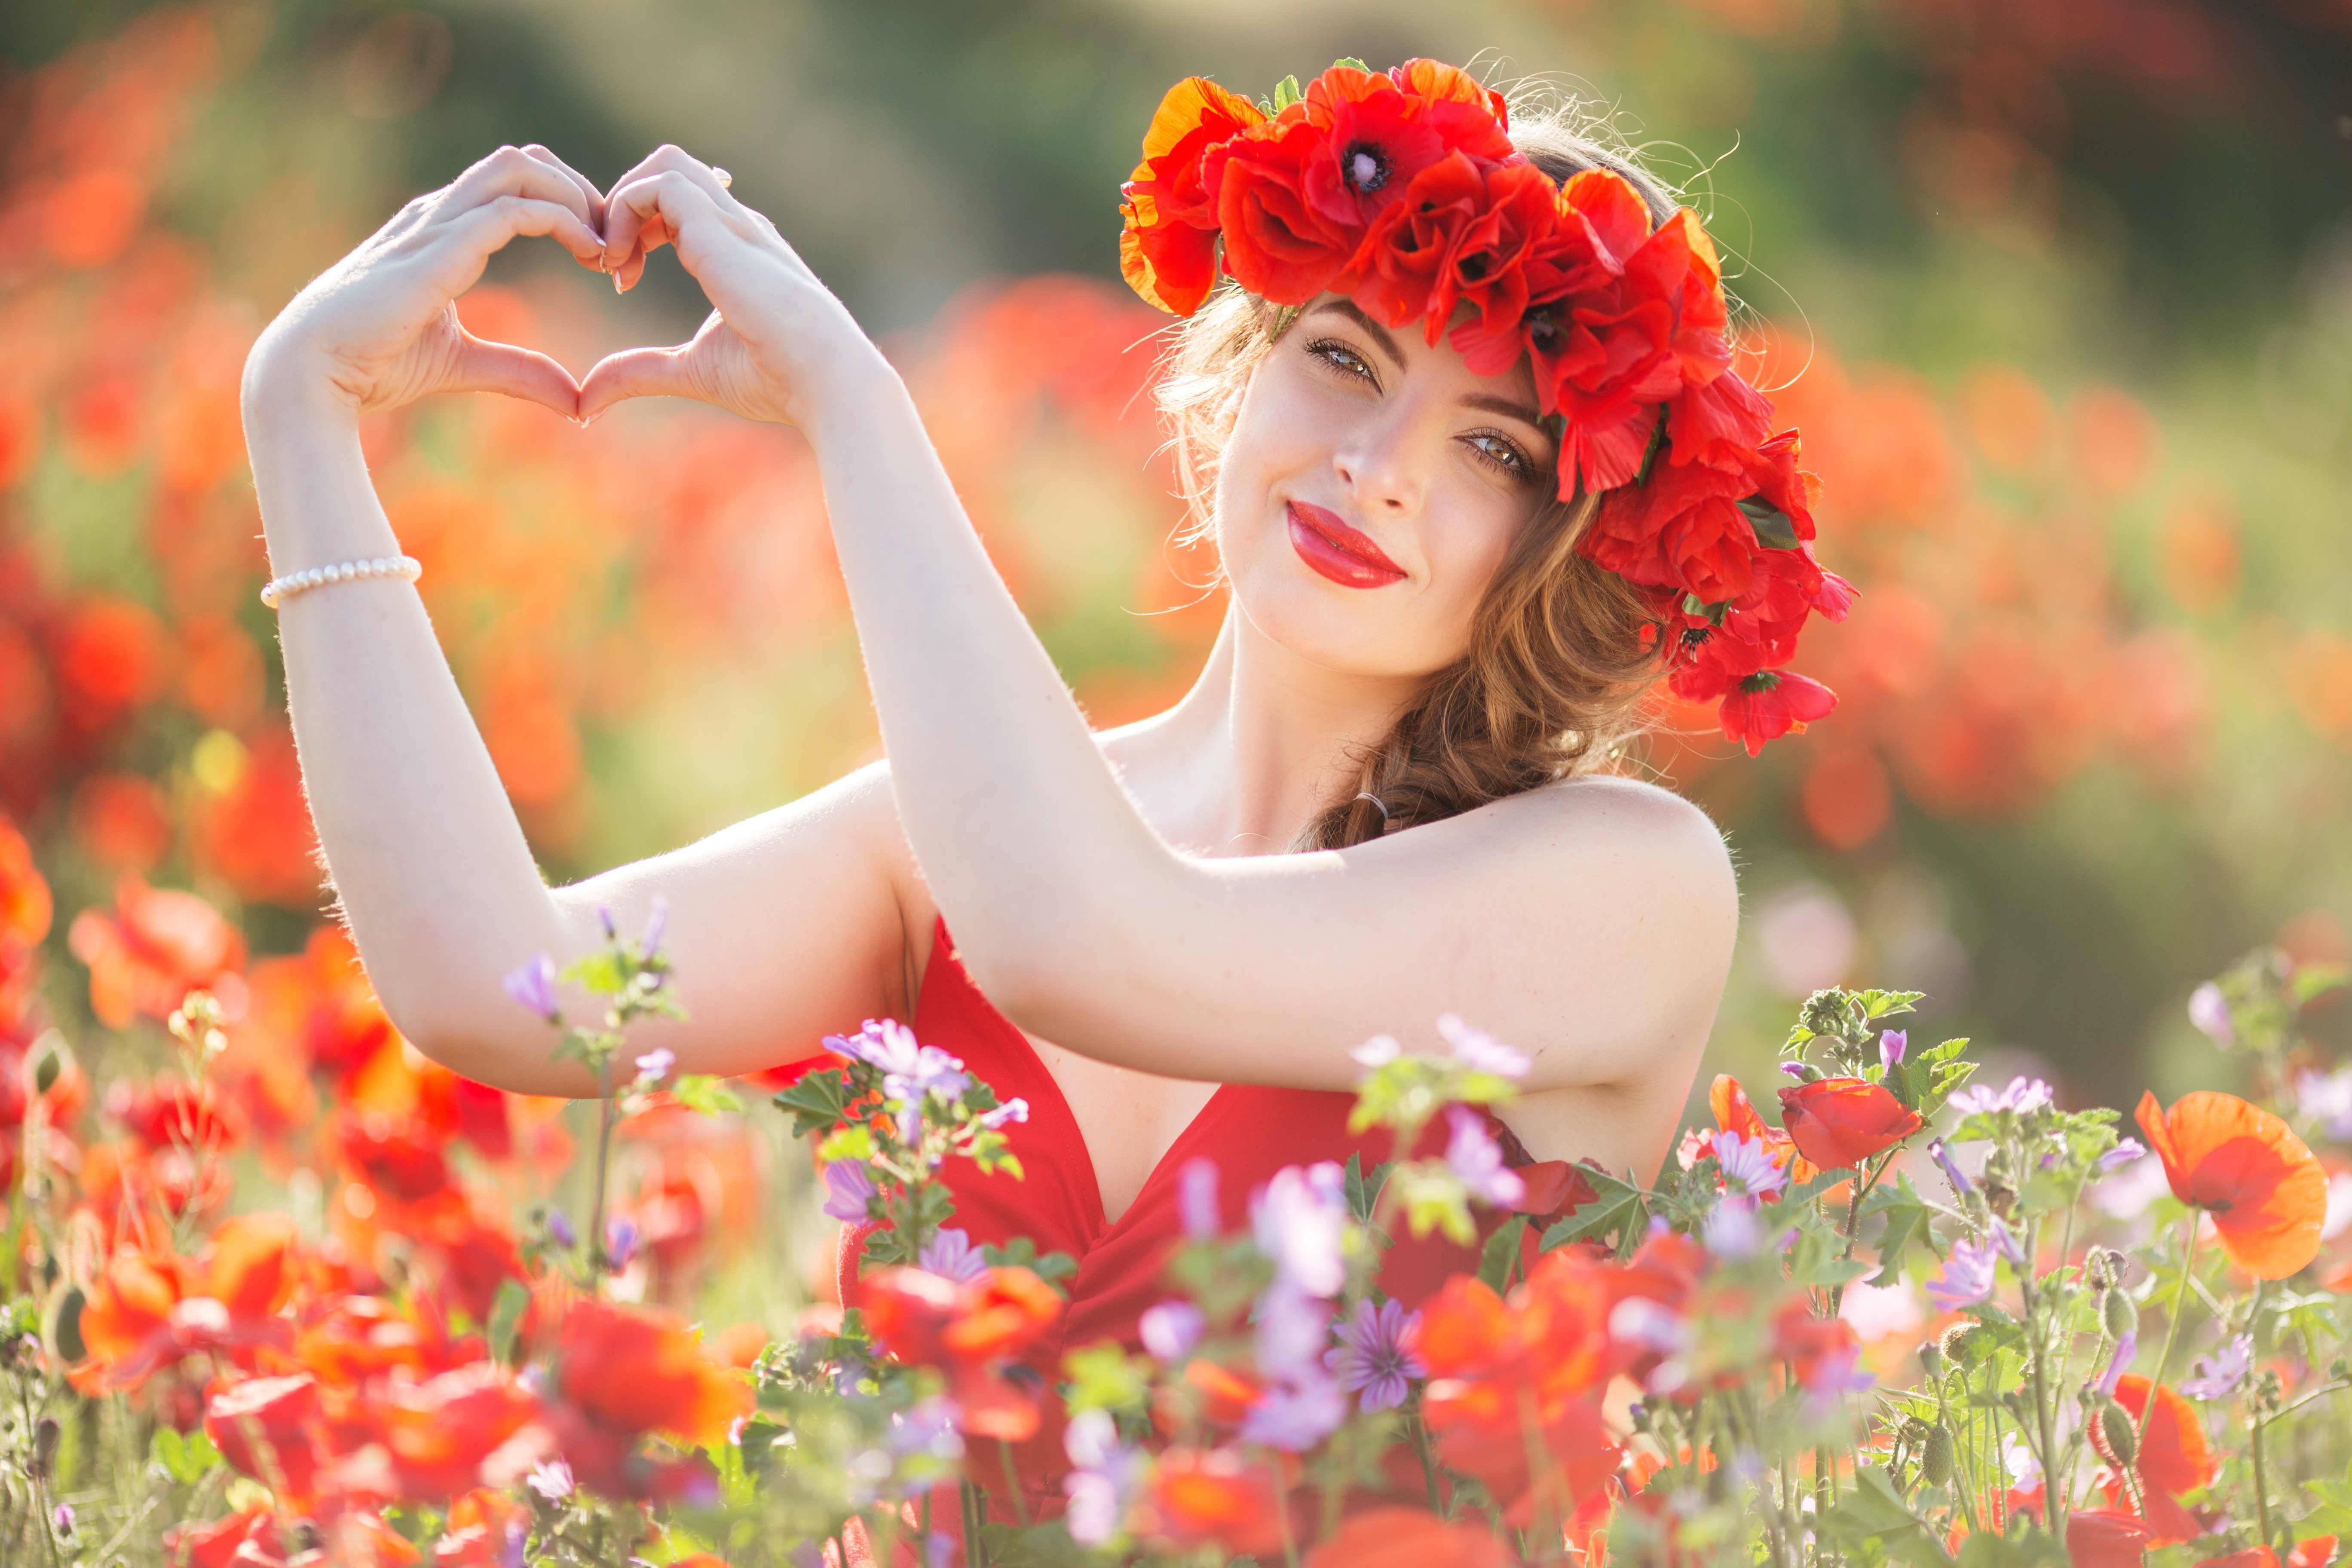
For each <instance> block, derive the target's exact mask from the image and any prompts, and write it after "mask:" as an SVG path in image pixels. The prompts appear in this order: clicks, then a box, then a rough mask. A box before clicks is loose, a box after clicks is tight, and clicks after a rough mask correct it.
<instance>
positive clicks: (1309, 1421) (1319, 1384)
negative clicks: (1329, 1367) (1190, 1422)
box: [1242, 1371, 1348, 1454]
mask: <svg viewBox="0 0 2352 1568" xmlns="http://www.w3.org/2000/svg"><path fill="white" fill-rule="evenodd" d="M1347 1418H1348V1402H1347V1400H1346V1398H1345V1397H1343V1396H1342V1395H1341V1394H1340V1393H1339V1384H1336V1383H1334V1382H1332V1381H1331V1380H1330V1379H1329V1378H1328V1377H1327V1376H1325V1375H1324V1374H1323V1373H1321V1372H1319V1371H1304V1372H1301V1373H1298V1374H1297V1375H1295V1376H1293V1377H1290V1378H1286V1379H1285V1380H1283V1381H1282V1382H1280V1383H1276V1384H1274V1385H1272V1386H1271V1387H1269V1388H1268V1389H1267V1390H1266V1391H1265V1395H1264V1396H1263V1397H1262V1398H1260V1399H1259V1400H1258V1402H1257V1403H1256V1404H1255V1405H1252V1406H1250V1413H1249V1415H1246V1416H1244V1418H1243V1420H1242V1436H1244V1437H1245V1438H1247V1439H1249V1440H1250V1441H1251V1442H1253V1443H1263V1444H1265V1446H1266V1447H1269V1448H1280V1449H1281V1450H1283V1451H1284V1452H1285V1453H1288V1454H1302V1453H1305V1452H1306V1451H1307V1449H1309V1448H1311V1447H1315V1445H1316V1444H1318V1443H1320V1442H1321V1441H1322V1440H1323V1439H1324V1438H1326V1437H1328V1436H1330V1435H1331V1434H1332V1433H1334V1432H1336V1431H1338V1430H1339V1423H1340V1422H1342V1421H1345V1420H1346V1419H1347Z"/></svg>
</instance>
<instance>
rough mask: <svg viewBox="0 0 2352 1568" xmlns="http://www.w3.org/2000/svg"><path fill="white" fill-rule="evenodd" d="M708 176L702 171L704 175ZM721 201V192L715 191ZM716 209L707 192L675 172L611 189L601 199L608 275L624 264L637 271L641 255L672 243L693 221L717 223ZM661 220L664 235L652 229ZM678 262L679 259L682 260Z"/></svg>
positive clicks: (717, 212)
mask: <svg viewBox="0 0 2352 1568" xmlns="http://www.w3.org/2000/svg"><path fill="white" fill-rule="evenodd" d="M706 172H707V171H706ZM719 195H720V196H725V195H726V193H725V192H724V191H720V192H719ZM718 217H719V205H718V203H717V202H716V201H714V200H713V199H712V197H711V194H710V191H709V190H708V189H705V188H704V186H703V185H701V184H698V182H696V181H695V180H693V179H692V178H690V177H689V176H688V175H687V174H684V173H683V172H681V171H678V170H675V169H673V170H668V171H666V172H664V173H662V174H651V175H647V176H646V177H645V178H643V179H639V180H632V181H630V182H629V183H628V184H624V185H620V186H617V187H615V188H614V192H613V194H612V195H609V196H607V197H605V198H604V258H605V262H606V266H607V269H608V270H612V269H616V268H620V267H621V266H622V265H623V264H624V263H634V264H635V265H636V266H637V267H639V268H642V267H643V264H644V263H643V258H642V256H640V255H639V254H638V253H639V252H640V251H641V250H646V249H650V248H653V247H655V246H656V245H658V244H662V243H668V244H676V243H677V237H678V234H679V232H680V231H681V230H683V229H684V228H685V227H686V226H687V225H688V224H690V223H695V222H698V221H699V222H704V223H708V222H709V221H711V220H713V219H716V218H718ZM656 218H658V219H660V220H661V221H662V223H663V225H664V226H665V229H666V232H659V233H658V237H656V233H657V231H656V230H654V229H653V227H652V225H653V222H654V220H655V219H656ZM680 259H683V258H680Z"/></svg>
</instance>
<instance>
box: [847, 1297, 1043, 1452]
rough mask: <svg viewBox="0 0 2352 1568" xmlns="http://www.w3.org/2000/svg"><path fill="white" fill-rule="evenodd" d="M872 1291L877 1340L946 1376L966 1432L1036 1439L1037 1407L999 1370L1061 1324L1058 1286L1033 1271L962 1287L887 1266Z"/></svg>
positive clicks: (870, 1319) (869, 1323)
mask: <svg viewBox="0 0 2352 1568" xmlns="http://www.w3.org/2000/svg"><path fill="white" fill-rule="evenodd" d="M866 1290H867V1297H866V1327H867V1328H868V1329H869V1330H870V1331H872V1332H873V1335H874V1339H875V1342H876V1343H877V1344H879V1345H881V1346H882V1347H883V1348H884V1349H886V1350H887V1351H888V1352H890V1353H891V1354H892V1355H894V1356H896V1357H898V1359H899V1360H900V1361H902V1362H905V1363H908V1365H910V1366H928V1367H933V1368H936V1369H937V1370H939V1371H940V1372H942V1373H946V1374H947V1378H948V1387H949V1392H950V1394H952V1395H953V1396H954V1398H955V1401H956V1403H957V1404H958V1405H961V1407H962V1416H961V1426H962V1427H963V1429H964V1430H965V1431H967V1432H970V1433H972V1434H974V1435H976V1436H983V1437H1003V1438H1005V1439H1006V1440H1007V1441H1010V1442H1015V1443H1018V1442H1022V1441H1024V1440H1025V1439H1027V1438H1029V1437H1031V1436H1034V1435H1035V1433H1036V1430H1037V1406H1036V1402H1035V1401H1034V1399H1033V1398H1031V1396H1030V1395H1029V1394H1027V1393H1026V1392H1024V1390H1022V1389H1021V1388H1018V1387H1016V1386H1014V1385H1013V1384H1011V1383H1008V1382H1007V1381H1005V1379H1004V1378H1003V1377H1002V1376H1001V1375H999V1373H998V1371H997V1369H998V1367H999V1365H1000V1364H1001V1363H1003V1362H1005V1361H1007V1360H1009V1359H1011V1358H1013V1357H1014V1356H1017V1355H1019V1354H1020V1353H1021V1352H1024V1351H1025V1350H1027V1349H1028V1348H1029V1347H1030V1346H1031V1345H1033V1344H1034V1343H1036V1342H1037V1341H1038V1340H1039V1339H1040V1338H1042V1337H1043V1336H1044V1334H1045V1331H1046V1330H1048V1329H1050V1328H1052V1327H1053V1326H1054V1324H1055V1322H1056V1321H1059V1320H1060V1318H1061V1315H1062V1299H1061V1298H1060V1297H1059V1296H1057V1295H1055V1293H1054V1289H1053V1287H1052V1286H1050V1285H1047V1284H1046V1283H1045V1281H1044V1280H1042V1279H1038V1278H1037V1277H1036V1276H1035V1275H1034V1274H1032V1273H1031V1272H1030V1271H1029V1270H1027V1269H1026V1268H992V1269H990V1270H989V1271H988V1272H987V1273H985V1274H983V1275H982V1276H981V1277H980V1278H979V1279H973V1280H968V1281H962V1282H959V1281H956V1280H952V1279H941V1278H940V1276H939V1275H936V1274H930V1273H926V1272H925V1271H923V1270H921V1269H919V1268H886V1269H884V1270H882V1271H881V1272H880V1273H879V1274H877V1275H876V1276H875V1277H874V1278H873V1279H869V1280H867V1281H866Z"/></svg>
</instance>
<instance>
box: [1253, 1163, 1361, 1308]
mask: <svg viewBox="0 0 2352 1568" xmlns="http://www.w3.org/2000/svg"><path fill="white" fill-rule="evenodd" d="M1346 1180H1347V1178H1346V1177H1345V1176H1343V1175H1342V1174H1341V1173H1340V1171H1339V1166H1338V1165H1336V1164H1334V1163H1331V1162H1330V1161H1328V1160H1325V1161H1322V1162H1320V1163H1317V1164H1315V1165H1312V1166H1309V1167H1307V1168H1306V1169H1303V1170H1302V1169H1301V1168H1300V1167H1298V1166H1297V1165H1286V1166H1284V1167H1283V1168H1282V1169H1281V1170H1279V1171H1276V1173H1274V1176H1273V1179H1272V1180H1270V1181H1268V1182H1267V1183H1266V1184H1265V1186H1263V1187H1260V1188H1259V1189H1258V1190H1257V1191H1256V1192H1255V1193H1253V1194H1250V1229H1251V1232H1252V1233H1253V1235H1254V1236H1255V1238H1256V1241H1257V1247H1258V1250H1259V1251H1260V1252H1262V1253H1264V1254H1265V1256H1266V1257H1267V1258H1271V1259H1273V1261H1274V1267H1275V1276H1276V1281H1277V1282H1287V1283H1289V1284H1292V1285H1295V1286H1297V1288H1298V1289H1300V1290H1302V1291H1304V1292H1305V1293H1306V1294H1307V1295H1309V1296H1321V1297H1326V1298H1328V1297H1332V1296H1336V1295H1338V1294H1339V1287H1340V1286H1341V1285H1342V1284H1344V1283H1346V1281H1347V1277H1348V1270H1347V1264H1346V1261H1345V1260H1344V1259H1343V1258H1341V1257H1340V1254H1339V1236H1340V1231H1341V1228H1342V1226H1344V1225H1345V1223H1346V1221H1347V1196H1346Z"/></svg>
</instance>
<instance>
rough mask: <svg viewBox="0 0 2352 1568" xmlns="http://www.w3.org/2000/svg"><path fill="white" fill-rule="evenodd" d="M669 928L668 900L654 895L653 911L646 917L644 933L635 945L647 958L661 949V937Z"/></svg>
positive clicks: (657, 894)
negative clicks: (642, 937) (642, 938)
mask: <svg viewBox="0 0 2352 1568" xmlns="http://www.w3.org/2000/svg"><path fill="white" fill-rule="evenodd" d="M668 930H669V900H667V898H664V897H663V896H662V895H661V894H659V893H656V894H655V895H654V907H653V912H652V913H651V914H649V915H647V916H646V934H645V937H644V940H642V941H641V942H639V943H638V944H637V945H638V947H639V948H640V949H641V950H642V951H643V952H644V953H645V955H646V957H647V958H651V957H652V956H653V955H654V954H656V953H657V952H660V951H661V944H662V937H663V936H664V934H666V933H667V931H668Z"/></svg>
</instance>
